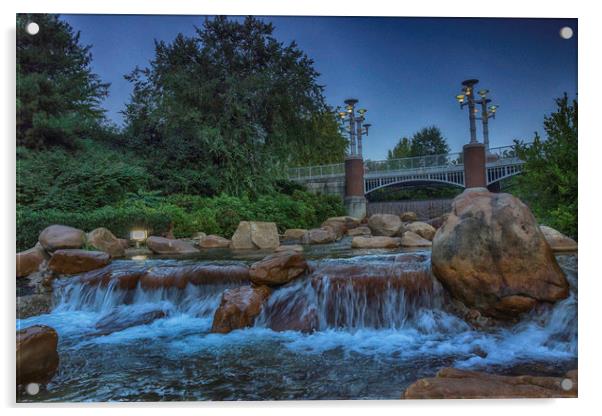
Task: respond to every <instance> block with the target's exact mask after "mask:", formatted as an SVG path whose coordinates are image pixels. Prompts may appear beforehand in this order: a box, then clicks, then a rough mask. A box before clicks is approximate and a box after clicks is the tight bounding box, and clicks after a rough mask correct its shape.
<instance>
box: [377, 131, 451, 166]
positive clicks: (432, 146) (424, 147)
mask: <svg viewBox="0 0 602 416" xmlns="http://www.w3.org/2000/svg"><path fill="white" fill-rule="evenodd" d="M445 153H449V145H448V144H447V140H446V139H445V137H443V135H442V134H441V130H439V128H438V127H436V126H430V127H424V128H422V129H420V130H419V131H417V132H416V133H414V134H413V135H412V138H411V139H408V138H407V137H403V138H401V139H399V142H397V144H396V145H395V147H394V148H393V149H391V150H389V151H388V152H387V159H389V160H391V159H402V158H405V157H414V156H427V155H440V154H445Z"/></svg>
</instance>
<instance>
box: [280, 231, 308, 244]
mask: <svg viewBox="0 0 602 416" xmlns="http://www.w3.org/2000/svg"><path fill="white" fill-rule="evenodd" d="M306 232H307V230H304V229H302V228H290V229H288V230H286V231H285V232H284V235H283V236H282V239H283V240H284V241H292V240H294V241H301V240H303V236H304V235H305V233H306Z"/></svg>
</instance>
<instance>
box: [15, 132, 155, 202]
mask: <svg viewBox="0 0 602 416" xmlns="http://www.w3.org/2000/svg"><path fill="white" fill-rule="evenodd" d="M147 181H148V180H147V172H146V170H145V169H144V168H143V167H142V166H140V165H139V164H137V163H136V158H134V157H131V155H128V154H124V153H123V152H118V151H115V150H111V149H109V148H107V147H106V146H104V145H102V144H99V143H98V142H93V141H91V140H80V141H79V148H78V149H76V150H68V149H63V148H60V147H55V148H53V149H48V150H31V149H28V148H25V147H22V146H19V147H17V204H18V205H27V206H29V207H31V208H32V209H40V210H45V209H60V210H64V211H67V210H69V211H83V210H90V209H96V208H100V207H103V206H105V205H113V204H115V203H117V202H119V201H120V200H122V199H123V198H125V196H126V195H127V193H128V192H137V191H138V190H139V189H142V188H145V187H146V184H147Z"/></svg>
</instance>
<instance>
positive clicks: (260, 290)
mask: <svg viewBox="0 0 602 416" xmlns="http://www.w3.org/2000/svg"><path fill="white" fill-rule="evenodd" d="M270 293H271V289H270V288H269V287H267V286H259V287H251V286H242V287H237V288H235V289H228V290H226V291H224V293H223V295H222V300H221V302H220V305H219V307H218V308H217V310H216V311H215V315H214V316H213V325H212V327H211V332H217V333H221V334H226V333H228V332H230V331H233V330H235V329H241V328H246V327H250V326H253V324H254V323H255V318H257V316H259V314H260V313H261V308H262V306H263V304H264V303H265V301H266V300H267V299H268V297H269V296H270Z"/></svg>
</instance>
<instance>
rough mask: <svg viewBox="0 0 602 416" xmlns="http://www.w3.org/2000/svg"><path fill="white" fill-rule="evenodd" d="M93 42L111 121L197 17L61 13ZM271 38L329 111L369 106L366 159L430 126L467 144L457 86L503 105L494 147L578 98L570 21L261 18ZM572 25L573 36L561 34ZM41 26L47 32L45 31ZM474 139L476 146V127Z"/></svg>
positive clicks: (524, 134) (457, 144) (524, 135)
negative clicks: (292, 50)
mask: <svg viewBox="0 0 602 416" xmlns="http://www.w3.org/2000/svg"><path fill="white" fill-rule="evenodd" d="M62 17H63V19H64V20H66V21H67V22H68V23H69V24H71V25H72V26H73V27H74V28H75V29H76V30H79V31H81V41H82V43H84V44H91V45H93V46H92V53H93V57H94V61H93V69H94V71H95V72H96V73H98V74H99V75H100V77H101V78H102V79H103V81H106V82H110V83H111V88H110V95H109V97H108V98H107V99H106V101H105V102H104V106H105V108H106V109H107V110H108V113H107V114H108V116H109V118H110V119H112V120H113V121H115V122H116V123H117V124H121V123H122V118H121V115H120V114H119V112H120V111H121V110H122V109H123V107H124V104H125V103H126V102H127V101H128V100H129V97H130V93H131V86H130V84H129V83H128V82H127V81H126V80H124V78H123V76H124V74H126V73H129V72H131V70H132V69H133V68H134V67H135V66H136V65H138V66H140V67H145V66H147V65H148V62H149V60H151V59H152V58H153V56H154V44H153V40H154V39H157V40H165V41H172V40H173V39H174V38H175V36H176V35H177V34H178V33H180V32H181V33H184V34H186V35H193V34H194V26H201V25H202V23H203V20H204V17H203V16H150V15H149V16H131V15H130V16H126V15H123V16H119V15H63V16H62ZM263 19H265V20H268V21H271V22H273V23H274V25H275V27H276V29H275V33H274V35H275V37H276V38H277V39H279V40H280V41H283V42H285V43H289V42H290V41H292V40H295V41H296V42H297V43H298V45H299V47H300V48H301V49H302V50H303V51H305V53H307V55H308V56H309V57H310V58H312V59H313V60H314V61H315V67H316V69H317V70H318V72H320V73H321V76H320V79H319V82H320V84H323V85H325V94H326V98H327V101H328V103H329V104H330V105H332V106H336V105H340V104H342V102H343V101H344V100H345V99H346V98H349V97H354V98H357V99H359V100H360V103H359V105H360V106H361V107H365V108H367V109H368V113H367V119H368V120H369V122H370V123H372V125H373V127H372V129H371V131H370V136H369V137H368V138H367V140H366V142H365V145H364V155H365V158H369V159H373V160H377V159H384V158H385V157H386V153H387V150H388V149H391V148H392V147H393V146H394V145H395V143H396V142H397V141H398V140H399V138H400V137H402V136H408V137H409V136H411V135H412V134H413V133H414V132H416V131H417V130H419V129H420V128H422V127H425V126H430V125H436V126H438V127H439V128H440V129H441V131H442V132H443V135H444V136H445V137H446V138H447V140H448V143H449V145H450V147H451V149H452V151H460V150H461V148H462V145H463V144H465V143H467V142H468V140H469V131H468V114H467V109H466V108H465V109H464V110H462V111H461V110H460V109H459V106H458V104H457V102H456V100H455V96H456V94H458V93H459V91H460V88H461V85H460V83H461V81H463V80H464V79H467V78H477V79H479V80H480V83H479V84H478V87H481V88H487V89H489V90H490V91H491V98H492V99H493V100H494V103H495V104H498V105H499V111H498V114H497V117H496V119H495V120H492V121H491V123H490V128H489V130H490V141H491V146H492V147H497V146H504V145H509V144H511V143H512V140H513V139H515V138H521V139H525V140H530V139H531V138H532V137H533V134H534V132H535V131H536V130H537V131H539V132H540V133H541V132H542V130H543V125H542V123H543V117H544V115H545V114H548V113H550V112H552V111H553V110H554V109H555V103H554V99H555V98H556V97H559V96H561V95H562V94H563V93H564V92H567V93H568V94H569V96H570V97H575V96H576V93H577V20H576V19H492V18H487V19H460V18H450V19H438V18H347V17H265V18H263ZM564 26H569V27H571V28H572V29H573V31H574V36H573V37H572V38H571V39H569V40H566V39H563V38H562V37H561V36H560V34H559V31H560V29H561V28H562V27H564ZM41 30H43V28H41ZM478 137H479V140H481V137H482V136H481V128H480V122H479V128H478Z"/></svg>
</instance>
